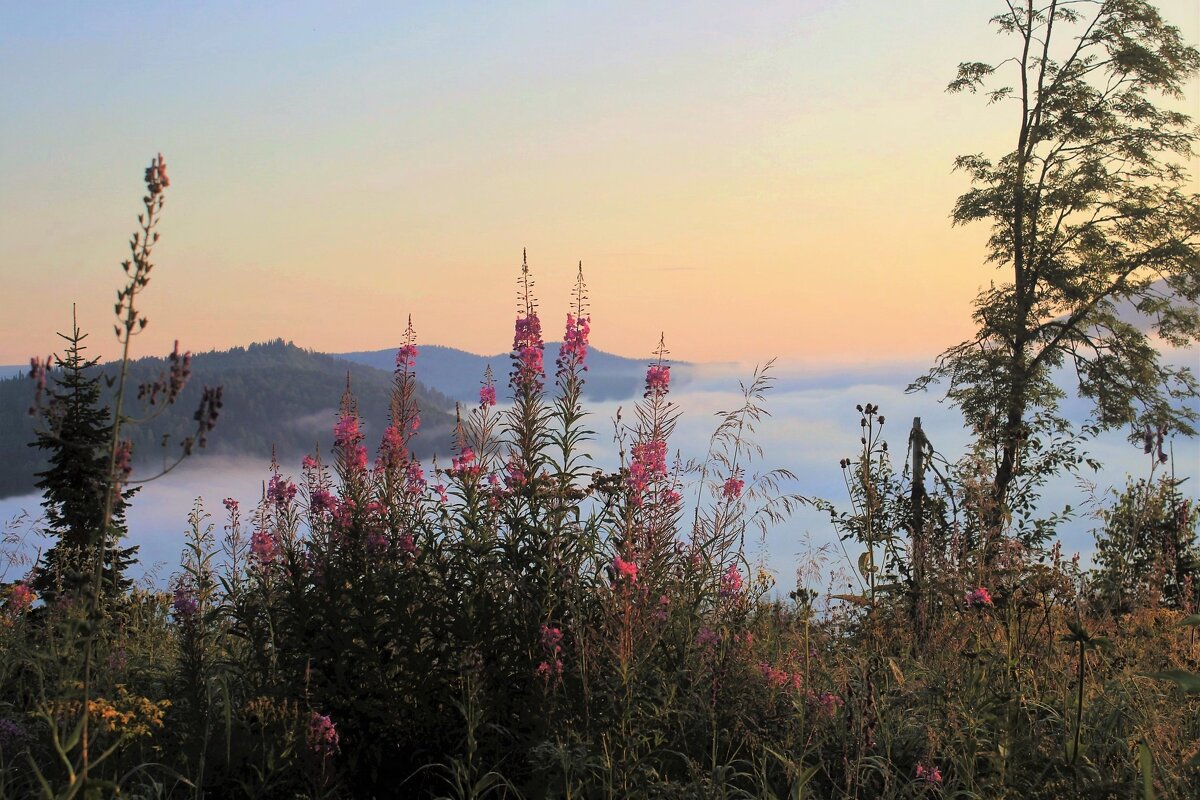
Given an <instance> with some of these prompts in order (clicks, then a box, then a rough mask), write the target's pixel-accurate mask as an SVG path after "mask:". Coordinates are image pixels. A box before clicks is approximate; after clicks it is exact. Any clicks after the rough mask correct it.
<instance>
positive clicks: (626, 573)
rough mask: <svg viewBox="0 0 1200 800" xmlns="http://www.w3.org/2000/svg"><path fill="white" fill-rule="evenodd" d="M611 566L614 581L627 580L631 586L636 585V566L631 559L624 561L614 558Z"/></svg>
mask: <svg viewBox="0 0 1200 800" xmlns="http://www.w3.org/2000/svg"><path fill="white" fill-rule="evenodd" d="M612 565H613V573H614V575H615V577H616V580H621V579H622V578H628V579H629V583H630V584H631V585H636V584H637V576H638V565H637V564H636V563H635V562H634V561H633V560H632V559H630V560H629V561H626V560H625V559H623V558H621V557H620V556H616V557H614V558H613V564H612Z"/></svg>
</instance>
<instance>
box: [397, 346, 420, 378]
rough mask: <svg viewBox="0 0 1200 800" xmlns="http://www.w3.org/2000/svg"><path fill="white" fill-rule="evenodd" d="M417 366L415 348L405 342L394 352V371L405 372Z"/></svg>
mask: <svg viewBox="0 0 1200 800" xmlns="http://www.w3.org/2000/svg"><path fill="white" fill-rule="evenodd" d="M416 364H417V346H416V345H415V344H413V343H412V342H406V343H405V344H403V345H401V347H400V349H399V350H397V351H396V369H398V370H401V371H403V372H407V371H408V370H410V369H413V368H414V367H415V366H416Z"/></svg>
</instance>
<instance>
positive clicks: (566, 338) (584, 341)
mask: <svg viewBox="0 0 1200 800" xmlns="http://www.w3.org/2000/svg"><path fill="white" fill-rule="evenodd" d="M591 323H592V320H591V317H576V316H575V315H574V314H570V313H568V314H567V329H566V332H565V333H564V334H563V342H562V347H561V348H560V349H559V351H558V374H559V375H564V374H566V373H567V372H570V371H571V370H575V369H579V368H580V367H582V368H583V369H584V370H586V369H587V365H586V364H585V363H584V361H585V360H586V359H587V352H588V334H589V333H591V330H592V326H591Z"/></svg>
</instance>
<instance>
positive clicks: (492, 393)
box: [479, 383, 496, 408]
mask: <svg viewBox="0 0 1200 800" xmlns="http://www.w3.org/2000/svg"><path fill="white" fill-rule="evenodd" d="M479 405H480V406H482V407H483V408H491V407H492V406H494V405H496V386H495V384H492V383H485V384H484V385H483V386H481V387H479Z"/></svg>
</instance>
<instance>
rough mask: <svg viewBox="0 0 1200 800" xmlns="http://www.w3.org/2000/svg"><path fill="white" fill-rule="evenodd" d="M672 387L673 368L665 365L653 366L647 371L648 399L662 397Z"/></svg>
mask: <svg viewBox="0 0 1200 800" xmlns="http://www.w3.org/2000/svg"><path fill="white" fill-rule="evenodd" d="M670 387H671V368H670V367H669V366H666V365H665V364H652V365H650V368H649V369H648V370H646V397H662V396H663V395H665V394H666V393H667V392H668V391H669V390H670Z"/></svg>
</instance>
